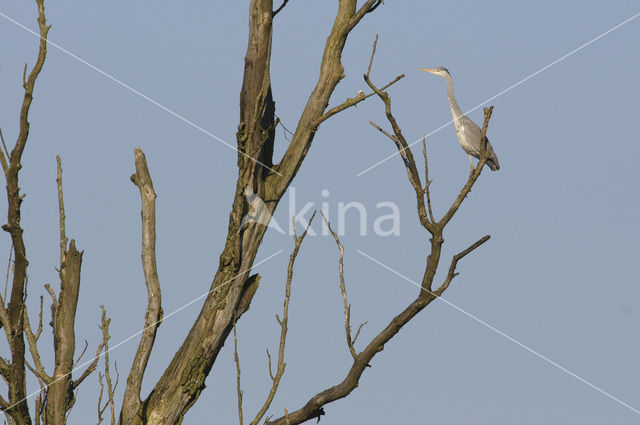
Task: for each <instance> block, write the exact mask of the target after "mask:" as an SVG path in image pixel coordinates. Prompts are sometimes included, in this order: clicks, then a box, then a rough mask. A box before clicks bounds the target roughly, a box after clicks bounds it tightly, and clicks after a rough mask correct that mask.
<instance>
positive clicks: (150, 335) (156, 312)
mask: <svg viewBox="0 0 640 425" xmlns="http://www.w3.org/2000/svg"><path fill="white" fill-rule="evenodd" d="M135 165H136V172H135V174H133V175H132V176H131V181H132V182H133V184H135V185H136V186H137V187H138V189H139V191H140V199H141V203H142V208H141V216H142V268H143V270H144V277H145V284H146V287H147V310H146V312H145V316H144V332H143V333H142V337H141V338H140V343H139V344H138V350H137V351H136V355H135V357H134V360H133V364H132V365H131V370H130V371H129V376H128V378H127V386H126V388H125V392H124V401H123V404H122V413H121V416H122V418H121V419H122V420H123V423H128V422H129V420H131V419H132V418H133V417H135V416H136V415H137V414H138V410H139V409H140V407H141V403H142V402H141V400H140V388H141V387H142V379H143V377H144V372H145V370H146V368H147V363H148V362H149V356H150V355H151V350H152V348H153V344H154V342H155V338H156V332H157V330H158V326H160V322H161V321H162V306H161V302H162V295H161V291H160V281H159V279H158V269H157V265H156V197H157V195H156V192H155V190H154V189H153V182H152V180H151V174H150V173H149V167H148V166H147V160H146V158H145V156H144V153H143V152H142V149H140V148H136V149H135Z"/></svg>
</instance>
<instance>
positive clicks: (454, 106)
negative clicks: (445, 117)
mask: <svg viewBox="0 0 640 425" xmlns="http://www.w3.org/2000/svg"><path fill="white" fill-rule="evenodd" d="M444 79H445V81H446V82H447V95H448V96H449V106H451V115H453V119H454V120H458V119H459V118H460V117H462V115H463V114H462V110H461V109H460V107H459V106H458V102H456V96H455V95H454V94H453V80H452V79H451V77H450V76H448V75H446V76H445V77H444Z"/></svg>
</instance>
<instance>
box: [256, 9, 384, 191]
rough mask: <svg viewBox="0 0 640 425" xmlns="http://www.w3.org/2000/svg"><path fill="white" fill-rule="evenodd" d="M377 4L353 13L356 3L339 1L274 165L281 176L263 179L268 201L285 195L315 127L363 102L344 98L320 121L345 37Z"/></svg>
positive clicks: (338, 72) (338, 75) (337, 75)
mask: <svg viewBox="0 0 640 425" xmlns="http://www.w3.org/2000/svg"><path fill="white" fill-rule="evenodd" d="M378 3H380V1H379V0H367V1H366V2H365V3H364V4H363V5H362V7H361V8H360V9H358V10H356V8H357V0H340V2H339V6H338V12H337V13H336V18H335V20H334V23H333V27H332V29H331V33H330V34H329V37H328V38H327V42H326V44H325V49H324V52H323V56H322V62H321V64H320V75H319V77H318V81H317V83H316V85H315V87H314V89H313V91H312V92H311V94H310V96H309V98H308V100H307V103H306V105H305V108H304V111H303V112H302V116H301V117H300V120H299V121H298V126H297V127H296V130H295V132H294V135H293V137H292V139H291V143H290V144H289V146H288V148H287V150H286V152H285V154H284V156H283V157H282V160H281V161H280V163H279V164H278V165H276V166H275V170H276V171H277V172H278V173H280V174H281V175H270V176H268V178H267V180H266V183H268V184H267V186H268V189H269V193H268V194H266V195H267V197H268V198H272V197H276V198H279V197H280V196H282V194H283V193H284V192H285V190H286V189H287V187H288V185H289V183H290V182H291V180H292V179H293V177H295V175H296V173H297V172H298V169H299V168H300V166H301V164H302V161H303V160H304V158H305V156H306V154H307V152H308V151H309V148H310V146H311V143H312V142H313V138H314V136H315V133H316V131H317V128H318V125H319V124H320V123H322V122H323V121H324V120H325V119H327V118H328V117H329V116H332V115H334V114H336V113H337V112H339V111H341V110H344V109H346V108H348V107H349V106H353V105H354V104H356V103H358V102H360V101H362V100H363V99H362V96H360V97H356V98H353V99H351V100H349V99H348V100H347V101H346V102H345V103H343V104H342V105H341V106H338V107H336V108H334V109H333V110H332V112H331V113H330V114H329V115H327V116H326V117H324V118H321V117H323V115H324V114H325V111H326V108H327V105H328V103H329V99H330V97H331V94H332V93H333V91H334V89H335V88H336V86H337V85H338V83H339V82H340V80H342V78H344V66H343V65H342V61H341V56H342V51H343V49H344V46H345V44H346V41H347V37H348V36H349V33H350V32H351V30H352V29H353V28H354V27H355V26H356V25H357V24H358V23H359V22H360V21H361V20H362V18H363V17H364V16H365V15H366V14H367V13H369V12H371V11H373V10H374V9H375V8H376V7H377V6H378Z"/></svg>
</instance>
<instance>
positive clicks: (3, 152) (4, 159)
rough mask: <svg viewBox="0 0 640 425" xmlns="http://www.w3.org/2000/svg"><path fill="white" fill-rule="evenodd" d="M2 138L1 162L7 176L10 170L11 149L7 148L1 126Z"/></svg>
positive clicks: (0, 138)
mask: <svg viewBox="0 0 640 425" xmlns="http://www.w3.org/2000/svg"><path fill="white" fill-rule="evenodd" d="M0 140H1V141H2V147H3V150H0V162H1V163H2V170H3V171H4V175H5V177H6V175H7V172H8V171H9V162H8V161H9V150H8V149H7V144H6V143H5V142H4V135H3V134H2V129H1V128H0Z"/></svg>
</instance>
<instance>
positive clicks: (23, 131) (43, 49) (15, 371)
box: [2, 0, 50, 424]
mask: <svg viewBox="0 0 640 425" xmlns="http://www.w3.org/2000/svg"><path fill="white" fill-rule="evenodd" d="M36 3H37V6H38V27H39V31H40V45H39V49H38V56H37V59H36V62H35V65H34V66H33V68H32V70H31V72H30V73H29V76H28V78H27V77H26V67H25V76H24V77H23V87H24V97H23V100H22V106H21V108H20V118H19V132H18V138H17V140H16V143H15V145H14V147H13V149H12V151H11V154H10V155H9V157H8V164H2V165H3V169H4V168H5V166H7V167H6V170H5V173H4V174H5V177H6V190H7V201H8V202H7V224H5V225H3V226H2V229H3V230H4V231H6V232H8V233H9V234H10V235H11V242H12V245H13V254H14V258H15V262H14V273H13V279H12V283H11V295H10V299H9V304H8V306H7V316H8V320H7V322H6V323H5V324H6V326H7V327H9V328H10V329H11V336H10V337H9V338H8V341H7V342H8V346H9V349H10V351H11V363H10V364H11V366H10V367H11V372H10V374H9V375H10V376H9V377H8V378H6V379H7V384H8V387H9V404H10V409H9V410H8V411H7V412H5V413H8V414H9V415H10V416H11V419H10V420H13V421H15V422H16V423H19V424H28V423H31V416H30V414H29V407H28V403H27V401H26V396H27V392H26V365H25V348H26V347H25V341H24V328H23V326H24V310H23V309H24V294H25V286H26V279H27V266H28V264H29V262H28V261H27V254H26V248H25V243H24V239H23V229H22V227H21V222H20V216H21V204H22V200H23V198H24V195H22V194H20V185H19V181H18V180H19V179H18V174H19V171H20V169H21V168H22V164H21V161H22V153H23V152H24V149H25V146H26V144H27V138H28V136H29V109H30V107H31V102H32V100H33V91H34V87H35V83H36V79H37V78H38V75H39V74H40V71H41V70H42V67H43V65H44V62H45V58H46V55H47V33H48V32H49V28H50V27H49V26H48V25H47V24H46V18H45V13H44V0H36Z"/></svg>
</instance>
